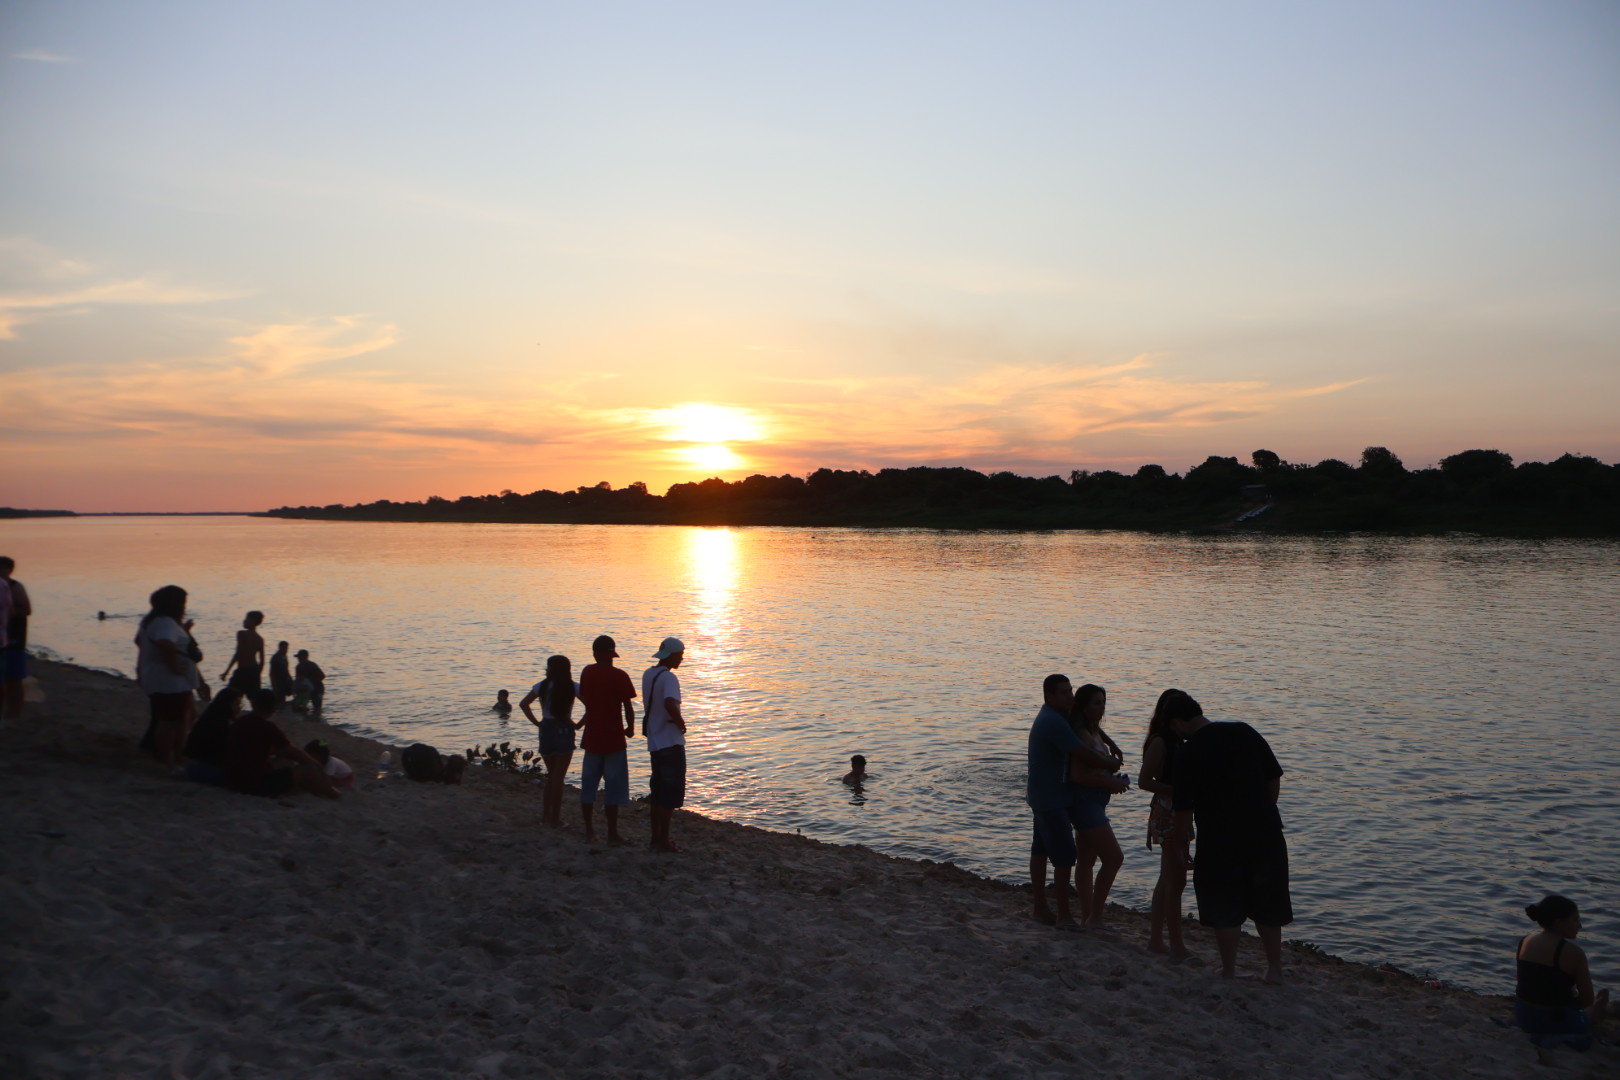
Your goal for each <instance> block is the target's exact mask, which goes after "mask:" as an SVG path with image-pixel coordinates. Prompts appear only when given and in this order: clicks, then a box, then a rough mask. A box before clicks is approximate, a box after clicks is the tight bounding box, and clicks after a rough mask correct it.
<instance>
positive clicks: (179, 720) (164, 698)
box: [146, 690, 192, 726]
mask: <svg viewBox="0 0 1620 1080" xmlns="http://www.w3.org/2000/svg"><path fill="white" fill-rule="evenodd" d="M146 696H147V697H148V698H149V699H150V700H151V702H152V723H153V724H154V725H157V724H171V725H176V726H178V725H180V724H183V723H185V721H186V713H187V710H189V709H190V708H191V697H192V695H191V691H190V690H182V691H181V692H180V693H178V694H147V695H146Z"/></svg>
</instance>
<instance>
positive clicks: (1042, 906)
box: [1025, 675, 1084, 930]
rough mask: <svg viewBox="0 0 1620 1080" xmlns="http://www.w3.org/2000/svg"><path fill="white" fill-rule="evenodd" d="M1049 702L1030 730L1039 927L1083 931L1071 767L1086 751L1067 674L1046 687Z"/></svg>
mask: <svg viewBox="0 0 1620 1080" xmlns="http://www.w3.org/2000/svg"><path fill="white" fill-rule="evenodd" d="M1041 691H1042V693H1043V694H1044V695H1045V699H1046V703H1045V704H1044V705H1042V706H1041V711H1040V712H1039V713H1037V714H1036V716H1035V723H1034V724H1032V725H1031V726H1030V729H1029V787H1028V789H1027V792H1026V795H1025V798H1026V800H1027V801H1028V802H1029V808H1030V811H1031V812H1032V813H1033V814H1034V815H1035V839H1034V840H1033V841H1032V842H1031V843H1030V845H1029V883H1030V885H1031V886H1032V887H1033V888H1034V890H1035V894H1034V896H1035V910H1034V911H1033V913H1032V915H1033V917H1034V918H1035V920H1036V921H1037V922H1043V923H1046V924H1047V925H1048V926H1054V925H1055V926H1057V927H1058V928H1059V929H1062V930H1069V929H1074V930H1078V929H1079V928H1080V924H1079V923H1077V922H1075V921H1074V916H1073V915H1071V914H1070V912H1069V875H1070V873H1072V872H1073V870H1074V862H1075V856H1076V854H1077V852H1076V848H1075V844H1074V830H1073V826H1072V824H1071V822H1070V818H1069V807H1070V806H1071V804H1072V802H1073V798H1074V789H1073V788H1072V787H1070V786H1069V763H1070V761H1072V760H1073V758H1074V755H1075V754H1076V753H1077V752H1079V751H1081V750H1083V749H1084V744H1083V743H1082V742H1081V741H1080V736H1078V735H1076V734H1075V733H1074V731H1073V729H1071V728H1070V727H1069V711H1070V710H1071V709H1072V708H1074V688H1073V687H1072V686H1071V685H1070V684H1069V677H1068V676H1067V675H1048V676H1047V677H1046V681H1045V682H1044V683H1042V684H1041ZM1047 860H1051V863H1052V877H1053V879H1054V880H1053V883H1052V884H1053V888H1054V889H1055V890H1056V893H1057V913H1056V914H1053V912H1052V908H1051V907H1050V906H1048V904H1047V902H1046V863H1047Z"/></svg>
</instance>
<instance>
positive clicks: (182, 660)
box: [135, 585, 207, 768]
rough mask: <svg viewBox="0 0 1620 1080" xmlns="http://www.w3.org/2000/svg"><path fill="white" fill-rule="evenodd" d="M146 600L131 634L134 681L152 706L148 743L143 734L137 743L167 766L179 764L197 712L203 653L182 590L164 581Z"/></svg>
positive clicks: (184, 592) (184, 591)
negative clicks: (145, 609)
mask: <svg viewBox="0 0 1620 1080" xmlns="http://www.w3.org/2000/svg"><path fill="white" fill-rule="evenodd" d="M151 604H152V609H151V610H150V611H148V612H147V613H146V616H145V618H143V619H141V625H140V629H139V630H137V631H136V633H135V646H136V648H137V649H139V650H140V651H139V654H138V655H137V657H136V661H135V680H136V682H137V684H138V685H139V686H140V688H141V689H142V690H143V691H145V693H146V696H147V700H148V701H149V702H151V707H152V721H151V729H150V730H149V732H148V735H149V737H150V742H149V743H148V740H145V739H143V740H142V746H143V747H145V748H148V749H150V750H151V751H152V752H153V753H154V754H156V755H157V758H158V760H159V761H161V762H163V763H164V764H165V765H168V766H170V767H171V768H172V767H174V766H177V765H179V764H180V757H181V753H182V751H183V750H184V748H185V745H186V734H187V733H188V732H189V731H190V730H191V722H192V720H193V718H195V716H196V708H197V694H198V692H199V691H205V690H206V689H207V688H206V686H205V685H204V684H203V681H202V678H201V676H200V675H199V674H198V673H197V663H198V661H200V660H201V659H202V655H203V654H202V650H201V649H199V648H198V647H197V643H196V641H194V640H193V639H192V636H191V620H190V619H187V618H186V590H184V589H182V588H181V587H180V586H178V585H165V586H163V588H161V589H158V590H157V591H156V592H154V593H153V594H152V596H151Z"/></svg>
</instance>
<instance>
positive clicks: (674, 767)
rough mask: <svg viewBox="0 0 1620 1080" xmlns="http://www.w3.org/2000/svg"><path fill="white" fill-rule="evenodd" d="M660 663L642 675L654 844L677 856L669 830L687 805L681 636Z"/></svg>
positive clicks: (662, 648)
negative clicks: (680, 668)
mask: <svg viewBox="0 0 1620 1080" xmlns="http://www.w3.org/2000/svg"><path fill="white" fill-rule="evenodd" d="M653 659H655V660H657V661H658V663H656V664H654V665H653V666H652V667H650V668H648V669H647V670H646V671H644V672H642V673H641V700H642V701H643V702H644V703H645V705H644V709H645V711H644V712H643V713H642V714H641V733H642V734H643V735H644V736H646V738H647V754H648V757H649V758H650V759H651V763H652V798H651V799H650V800H649V801H650V802H651V803H652V844H651V847H652V849H653V850H654V851H668V852H678V851H680V850H681V849H680V847H679V846H678V845H676V843H675V841H674V840H672V839H670V836H669V826H670V822H671V821H673V820H674V818H675V811H677V810H679V809H680V808H681V807H682V806H683V805H685V803H686V718H685V717H684V716H683V715H681V680H680V678H679V677H677V676H676V674H675V669H676V668H678V667H680V666H681V661H683V660H685V659H686V645H685V644H684V643H682V641H681V639H680V638H677V637H667V638H665V639H664V640H663V641H662V642H660V643H659V646H658V651H657V652H655V653H653Z"/></svg>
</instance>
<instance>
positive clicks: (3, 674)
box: [0, 645, 28, 682]
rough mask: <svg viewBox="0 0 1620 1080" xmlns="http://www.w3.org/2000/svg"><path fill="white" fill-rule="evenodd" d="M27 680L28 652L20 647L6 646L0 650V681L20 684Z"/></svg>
mask: <svg viewBox="0 0 1620 1080" xmlns="http://www.w3.org/2000/svg"><path fill="white" fill-rule="evenodd" d="M26 678H28V650H27V648H25V647H24V646H22V645H7V646H6V647H5V648H4V649H3V650H0V681H4V682H21V681H22V680H23V679H26Z"/></svg>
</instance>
